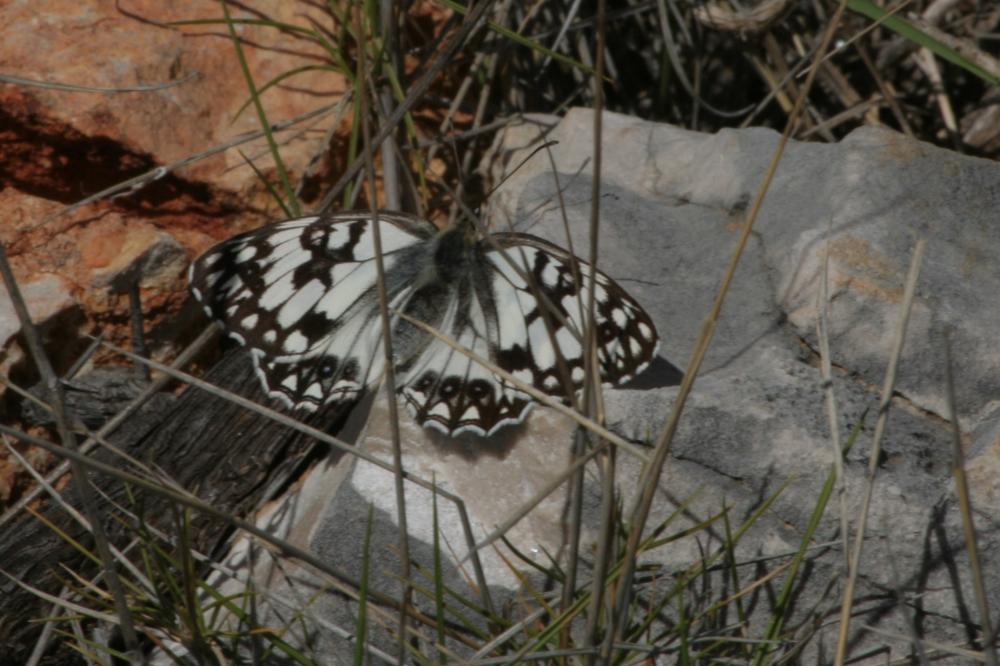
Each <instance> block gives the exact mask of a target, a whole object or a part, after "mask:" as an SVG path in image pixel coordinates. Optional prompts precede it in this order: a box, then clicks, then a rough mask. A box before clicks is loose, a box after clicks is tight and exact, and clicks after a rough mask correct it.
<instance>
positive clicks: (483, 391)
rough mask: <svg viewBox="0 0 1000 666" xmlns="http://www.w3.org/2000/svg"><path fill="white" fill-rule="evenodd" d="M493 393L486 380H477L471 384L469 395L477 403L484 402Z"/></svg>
mask: <svg viewBox="0 0 1000 666" xmlns="http://www.w3.org/2000/svg"><path fill="white" fill-rule="evenodd" d="M492 393H493V391H492V390H491V389H490V385H489V383H488V382H486V381H485V380H482V379H476V380H473V381H471V382H469V395H470V396H472V399H473V400H475V401H476V402H483V401H484V400H485V399H486V398H487V397H488V396H490V395H492Z"/></svg>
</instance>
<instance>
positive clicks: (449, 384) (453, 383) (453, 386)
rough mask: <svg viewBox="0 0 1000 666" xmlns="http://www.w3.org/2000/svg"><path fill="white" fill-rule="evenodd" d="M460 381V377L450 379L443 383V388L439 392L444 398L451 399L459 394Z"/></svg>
mask: <svg viewBox="0 0 1000 666" xmlns="http://www.w3.org/2000/svg"><path fill="white" fill-rule="evenodd" d="M459 384H460V381H459V379H458V377H448V378H447V379H446V380H444V381H443V382H442V383H441V388H440V389H438V391H439V392H440V394H441V397H442V398H451V397H453V396H454V395H455V394H456V393H458V388H459Z"/></svg>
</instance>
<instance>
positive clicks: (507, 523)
mask: <svg viewBox="0 0 1000 666" xmlns="http://www.w3.org/2000/svg"><path fill="white" fill-rule="evenodd" d="M606 446H607V444H601V445H600V446H596V447H594V448H593V449H591V450H590V451H588V452H587V453H585V454H583V455H582V456H579V457H578V458H576V459H575V460H574V461H573V462H572V463H571V464H570V465H569V466H568V467H566V469H564V470H563V471H561V472H560V473H559V474H558V475H556V476H554V477H552V478H551V479H550V480H549V481H548V482H547V483H546V484H545V485H543V486H542V487H541V489H539V491H538V492H537V493H535V495H534V496H533V497H531V498H529V499H528V500H527V501H526V502H524V504H522V505H521V506H519V507H518V508H517V509H515V510H514V511H512V512H511V514H510V516H508V517H507V519H506V520H504V521H503V522H501V523H500V524H499V525H497V526H496V527H494V528H493V531H492V532H490V533H489V534H488V535H486V536H485V537H484V538H483V539H482V540H481V541H480V542H479V543H477V544H476V547H475V550H477V551H478V550H482V549H483V548H485V547H486V546H488V545H490V544H491V543H493V542H494V541H496V540H497V539H499V538H500V537H502V536H503V535H504V534H506V533H507V531H508V530H510V529H511V528H512V527H514V525H517V524H518V523H519V522H520V521H521V519H522V518H524V517H525V516H526V515H527V514H528V512H529V511H531V510H532V509H533V508H535V507H536V506H538V504H539V503H541V501H542V500H544V499H545V498H546V497H548V496H549V495H551V494H552V493H554V492H555V491H556V489H557V488H558V487H559V486H561V485H562V484H564V483H565V482H566V480H567V479H568V478H569V477H570V476H572V475H573V474H574V473H575V472H576V471H577V470H579V469H582V468H583V466H584V465H586V464H587V462H588V461H590V459H591V458H593V457H594V456H595V455H597V454H598V453H600V452H601V451H602V450H604V448H605V447H606ZM470 555H471V553H470ZM466 557H468V556H466Z"/></svg>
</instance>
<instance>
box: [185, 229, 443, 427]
mask: <svg viewBox="0 0 1000 666" xmlns="http://www.w3.org/2000/svg"><path fill="white" fill-rule="evenodd" d="M379 220H380V225H379V230H380V232H381V240H382V251H383V261H384V265H385V268H386V275H387V280H386V289H387V292H388V293H389V296H390V304H393V303H395V304H397V305H398V304H399V303H400V302H401V301H404V300H405V299H406V297H407V294H408V291H409V290H410V288H411V285H412V281H413V280H412V278H413V276H412V270H409V269H412V268H414V267H416V266H418V265H419V259H418V258H417V256H416V255H418V254H419V253H420V252H421V251H422V246H423V244H424V243H425V242H426V240H427V239H428V238H430V237H431V236H433V234H434V232H435V231H436V230H435V229H434V227H433V226H432V225H430V224H429V223H426V222H422V221H420V220H418V219H417V218H411V217H409V216H396V215H389V214H386V215H384V216H380V217H379ZM374 256H375V250H374V239H373V234H372V225H371V219H370V217H369V216H368V215H366V214H355V215H335V216H328V217H318V218H317V217H313V218H302V219H297V220H289V221H287V222H279V223H277V224H272V225H268V226H266V227H263V228H261V229H257V230H255V231H251V232H248V233H245V234H241V235H239V236H235V237H233V238H230V239H229V240H226V241H224V242H222V243H220V244H218V245H216V246H215V247H213V248H212V249H210V250H209V251H208V252H206V253H205V254H204V255H202V256H201V257H200V258H199V259H198V260H197V261H195V262H194V264H192V266H191V273H190V278H191V290H192V292H193V293H194V295H195V297H196V298H197V299H198V300H200V301H201V302H202V304H203V305H204V306H205V309H206V311H207V312H208V314H209V316H210V317H212V318H214V319H216V320H218V321H220V322H221V323H222V324H223V326H224V327H225V328H226V330H227V331H228V332H229V334H230V335H231V336H233V337H234V338H235V339H236V340H238V341H239V342H240V343H241V344H245V345H247V346H248V347H249V348H250V350H251V356H252V358H253V362H254V366H255V368H256V370H257V374H258V376H259V377H260V379H261V382H262V383H263V384H264V387H265V389H266V390H267V391H268V393H269V394H270V395H271V396H272V397H275V398H278V399H280V400H281V401H282V402H284V403H285V404H286V405H288V406H290V407H297V408H304V409H315V408H316V407H318V406H320V405H322V404H325V403H328V402H339V401H343V400H350V399H353V398H355V397H356V396H357V395H358V393H359V392H360V391H361V390H362V389H363V388H364V387H365V386H366V385H367V384H368V383H369V382H371V381H377V380H378V379H379V377H380V376H381V373H382V369H383V368H382V364H383V356H382V353H381V348H380V347H379V343H380V340H381V335H382V328H381V320H380V319H379V317H378V309H377V307H378V295H377V293H376V291H375V280H376V267H375V262H374ZM389 276H392V277H393V279H392V280H390V279H388V278H389Z"/></svg>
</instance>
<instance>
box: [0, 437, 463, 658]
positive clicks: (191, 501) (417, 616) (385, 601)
mask: <svg viewBox="0 0 1000 666" xmlns="http://www.w3.org/2000/svg"><path fill="white" fill-rule="evenodd" d="M0 433H5V434H7V435H10V436H11V437H15V438H17V439H19V440H21V441H23V442H27V443H29V444H34V445H35V446H39V447H41V448H43V449H45V450H46V451H49V452H50V453H53V454H55V455H58V456H63V457H65V458H68V459H69V460H71V461H73V462H75V463H79V464H80V465H82V466H83V467H85V468H87V469H90V470H93V471H96V472H100V473H102V474H106V475H108V476H111V477H114V478H116V479H119V480H120V481H123V482H125V483H128V484H131V485H133V486H136V487H138V488H141V489H143V490H147V491H149V492H152V493H156V494H157V495H160V496H161V497H165V498H167V499H169V500H171V501H173V502H176V503H178V504H180V505H182V506H187V507H190V508H192V509H195V510H197V511H201V512H203V513H205V514H207V515H210V516H213V517H215V518H218V519H220V520H222V521H223V522H224V523H226V524H228V525H231V526H233V527H235V528H237V529H240V530H243V531H245V532H247V533H248V534H250V535H252V536H254V537H256V538H257V539H259V540H260V541H261V542H263V543H265V544H269V545H270V546H272V547H273V548H274V550H275V551H276V552H277V553H279V554H280V555H282V556H284V557H290V558H294V559H296V560H298V561H300V562H303V563H305V564H308V565H309V566H311V567H313V568H314V569H316V570H317V571H319V572H322V573H324V574H326V575H327V576H329V579H330V580H329V584H330V585H331V586H332V587H334V588H335V589H336V591H337V592H338V593H340V594H343V595H345V596H346V597H348V598H349V599H352V600H355V601H356V600H357V598H358V597H357V589H358V583H357V581H356V580H354V578H353V577H352V576H350V575H349V574H346V573H344V572H342V571H339V570H337V569H336V568H335V567H333V566H332V565H330V563H329V562H326V561H325V560H323V559H321V558H319V557H317V556H316V555H314V554H313V553H311V552H309V551H307V550H303V549H302V548H299V547H298V546H295V545H294V544H291V543H289V542H288V541H285V540H284V539H279V538H277V537H275V536H274V535H273V534H271V533H270V532H269V531H267V530H266V529H263V528H260V527H258V526H257V525H255V524H254V523H251V522H249V521H246V520H243V519H240V518H237V517H235V516H233V515H231V514H229V513H227V512H225V511H223V510H221V509H218V508H216V507H215V506H213V505H211V504H209V503H207V502H205V501H203V500H201V499H199V498H197V497H195V496H193V495H191V494H189V493H184V492H180V491H178V490H175V489H173V488H169V487H166V486H163V485H162V484H158V483H154V482H151V481H147V480H146V479H143V478H142V477H139V476H136V475H134V474H131V473H129V472H125V471H122V470H120V469H117V468H116V467H113V466H111V465H106V464H104V463H101V462H98V461H96V460H93V459H91V458H88V457H87V456H84V455H82V454H80V453H78V452H77V451H73V450H71V449H67V448H66V447H63V446H59V445H58V444H54V443H52V442H49V441H47V440H44V439H42V438H40V437H35V436H33V435H29V434H27V433H23V432H20V431H17V430H15V429H13V428H9V427H7V426H4V425H0ZM441 494H442V496H445V495H444V493H441ZM369 597H370V598H371V599H374V600H375V601H377V602H378V603H380V604H382V605H384V606H388V607H389V608H393V609H395V610H399V609H400V608H401V606H400V605H399V603H398V602H397V601H396V600H395V599H393V598H392V597H389V596H387V595H385V594H382V593H379V592H377V591H374V590H372V591H369ZM407 613H408V614H409V615H410V617H411V618H412V619H414V620H416V621H418V622H420V623H422V624H425V625H427V626H434V619H433V618H430V617H428V616H427V615H425V614H424V613H422V612H420V611H419V610H417V609H415V608H414V607H412V606H408V607H407ZM450 635H452V636H454V637H455V638H456V639H457V640H460V641H463V642H466V643H467V644H469V645H472V644H473V643H472V642H471V640H470V639H469V638H468V637H466V636H464V635H463V634H455V633H452V634H450Z"/></svg>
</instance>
